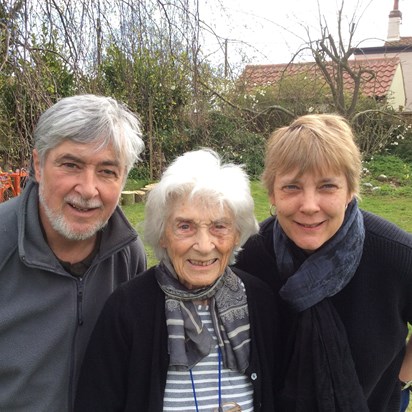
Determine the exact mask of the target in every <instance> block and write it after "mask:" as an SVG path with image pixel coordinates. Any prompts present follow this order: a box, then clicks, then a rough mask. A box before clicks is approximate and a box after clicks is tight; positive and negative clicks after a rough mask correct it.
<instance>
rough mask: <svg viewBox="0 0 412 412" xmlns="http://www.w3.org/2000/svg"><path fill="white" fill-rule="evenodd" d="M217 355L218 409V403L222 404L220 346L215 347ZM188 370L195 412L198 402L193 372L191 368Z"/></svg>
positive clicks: (197, 409) (197, 411)
mask: <svg viewBox="0 0 412 412" xmlns="http://www.w3.org/2000/svg"><path fill="white" fill-rule="evenodd" d="M217 355H218V366H219V368H218V382H219V386H218V393H219V409H220V405H221V404H222V351H221V350H220V347H218V349H217ZM189 372H190V380H191V382H192V390H193V398H194V400H195V406H196V412H199V404H198V402H197V396H196V387H195V380H194V379H193V372H192V369H189Z"/></svg>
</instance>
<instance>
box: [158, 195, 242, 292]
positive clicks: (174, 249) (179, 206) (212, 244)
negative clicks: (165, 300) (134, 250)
mask: <svg viewBox="0 0 412 412" xmlns="http://www.w3.org/2000/svg"><path fill="white" fill-rule="evenodd" d="M238 239H239V236H238V233H237V230H236V228H235V222H234V218H233V216H232V214H231V213H230V211H229V209H227V208H224V209H223V210H220V208H218V207H216V206H205V205H204V204H203V203H201V202H199V201H196V200H193V199H191V200H188V199H186V198H183V199H179V200H176V201H175V202H173V207H172V212H171V214H170V216H169V219H168V221H167V223H166V228H165V233H164V236H163V238H162V240H161V242H160V244H161V246H162V247H164V248H165V249H166V250H167V253H168V256H169V258H170V261H171V262H172V264H173V267H174V269H175V271H176V274H177V276H178V278H179V281H180V282H181V283H182V284H184V285H185V286H186V287H187V288H188V289H196V288H200V287H204V286H208V285H211V284H212V283H213V282H214V281H215V280H216V279H217V278H219V277H220V276H221V275H222V274H223V272H224V270H225V268H226V266H227V265H228V263H229V259H230V256H231V254H232V251H233V249H234V247H235V246H236V243H237V242H238Z"/></svg>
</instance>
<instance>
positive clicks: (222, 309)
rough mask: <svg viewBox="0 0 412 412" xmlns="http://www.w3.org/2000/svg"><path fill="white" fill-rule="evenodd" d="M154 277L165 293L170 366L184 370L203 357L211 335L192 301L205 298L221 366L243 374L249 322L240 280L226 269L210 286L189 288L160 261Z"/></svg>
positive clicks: (208, 346)
mask: <svg viewBox="0 0 412 412" xmlns="http://www.w3.org/2000/svg"><path fill="white" fill-rule="evenodd" d="M155 276H156V280H157V282H158V284H159V286H160V288H161V289H162V290H163V292H164V293H165V295H166V296H165V312H166V324H167V331H168V336H169V354H170V366H174V367H176V369H179V370H188V369H190V368H192V367H193V366H194V365H196V363H197V362H199V361H200V360H201V359H203V358H204V357H205V356H207V355H208V354H209V353H210V351H211V349H212V347H213V345H214V341H213V337H212V335H211V334H210V333H209V331H208V329H207V328H206V327H203V325H202V322H201V320H200V318H199V315H198V314H197V311H196V307H195V304H194V303H193V301H197V300H204V299H209V307H210V313H211V317H212V323H213V328H214V331H215V334H216V337H217V341H218V345H219V347H220V349H221V351H222V358H223V365H224V366H225V367H226V368H228V369H232V370H238V371H239V372H241V373H244V371H245V370H246V368H247V367H248V366H249V354H250V324H249V311H248V305H247V297H246V292H245V288H244V285H243V283H242V281H241V280H240V279H239V277H238V276H236V275H235V274H234V273H233V272H232V270H231V269H230V268H226V270H225V272H224V273H223V275H222V276H220V277H219V278H218V279H217V280H216V282H214V283H213V284H212V285H210V286H208V287H206V288H202V289H195V290H189V289H187V288H186V287H185V286H184V285H182V284H181V283H180V282H179V281H178V280H177V278H176V276H175V274H174V272H173V269H172V268H170V267H169V266H168V267H166V265H165V264H164V263H160V264H159V265H158V266H157V267H156V271H155Z"/></svg>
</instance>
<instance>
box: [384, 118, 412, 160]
mask: <svg viewBox="0 0 412 412" xmlns="http://www.w3.org/2000/svg"><path fill="white" fill-rule="evenodd" d="M387 152H388V153H390V154H393V155H395V156H398V157H400V158H401V159H402V160H404V161H405V162H408V163H411V164H412V125H411V124H405V123H401V124H399V125H398V126H397V127H396V128H395V130H394V131H393V141H392V143H391V145H390V146H389V147H388V148H387Z"/></svg>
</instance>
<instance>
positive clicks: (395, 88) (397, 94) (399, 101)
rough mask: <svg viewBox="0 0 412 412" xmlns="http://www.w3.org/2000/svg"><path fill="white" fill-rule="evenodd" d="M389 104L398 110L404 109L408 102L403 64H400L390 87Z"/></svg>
mask: <svg viewBox="0 0 412 412" xmlns="http://www.w3.org/2000/svg"><path fill="white" fill-rule="evenodd" d="M388 100H389V104H390V105H391V106H392V108H393V109H394V110H396V111H399V109H401V110H402V109H404V108H405V104H406V93H405V85H404V78H403V75H402V66H401V65H400V64H399V65H398V68H397V69H396V72H395V75H394V76H393V80H392V84H391V87H390V89H389V99H388Z"/></svg>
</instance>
